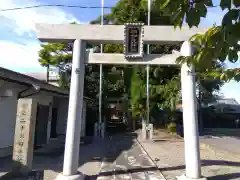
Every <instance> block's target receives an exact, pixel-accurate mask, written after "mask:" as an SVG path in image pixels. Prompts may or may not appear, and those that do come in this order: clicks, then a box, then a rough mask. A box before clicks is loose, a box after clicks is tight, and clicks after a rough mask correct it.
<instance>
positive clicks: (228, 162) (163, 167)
mask: <svg viewBox="0 0 240 180" xmlns="http://www.w3.org/2000/svg"><path fill="white" fill-rule="evenodd" d="M141 144H142V146H143V147H144V149H145V150H146V151H147V152H148V154H149V155H150V157H151V158H152V159H153V160H155V162H156V164H157V166H158V168H159V170H160V171H161V172H162V173H163V175H164V177H165V178H166V179H167V180H175V179H176V176H181V175H182V174H184V173H185V161H184V141H183V139H182V138H178V137H174V136H172V135H169V134H167V133H165V132H164V131H161V130H160V132H159V133H158V134H157V135H156V136H155V139H154V141H153V142H151V141H145V142H144V141H142V142H141ZM236 146H237V144H236ZM200 151H201V152H200V154H201V164H202V168H201V169H202V175H203V176H205V177H207V179H208V180H227V179H229V180H230V179H231V180H240V156H239V155H238V154H235V153H231V152H227V151H223V150H222V149H215V148H214V149H212V148H211V147H210V146H208V145H204V144H201V149H200Z"/></svg>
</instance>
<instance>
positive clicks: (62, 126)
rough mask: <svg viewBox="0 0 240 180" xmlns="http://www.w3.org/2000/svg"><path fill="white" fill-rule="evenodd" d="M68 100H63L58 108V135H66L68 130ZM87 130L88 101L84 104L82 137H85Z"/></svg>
mask: <svg viewBox="0 0 240 180" xmlns="http://www.w3.org/2000/svg"><path fill="white" fill-rule="evenodd" d="M68 103H69V102H68V99H67V98H65V99H61V100H60V101H59V106H58V121H57V134H58V135H65V134H66V128H67V115H68ZM85 128H86V101H84V104H83V113H82V125H81V129H82V130H81V136H82V137H83V136H85Z"/></svg>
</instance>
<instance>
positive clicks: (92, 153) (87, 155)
mask: <svg viewBox="0 0 240 180" xmlns="http://www.w3.org/2000/svg"><path fill="white" fill-rule="evenodd" d="M114 136H119V137H124V136H127V137H128V138H126V141H125V142H124V143H123V144H121V146H120V147H118V148H114V150H112V148H110V147H109V146H110V143H111V145H113V144H114V143H115V142H111V138H110V137H111V136H109V137H107V138H105V140H102V139H94V138H93V137H88V138H86V139H85V141H86V142H85V143H81V145H80V155H79V167H80V170H81V166H83V165H85V164H87V163H91V162H99V163H101V162H102V160H103V158H104V157H106V155H107V154H108V158H107V159H105V161H107V162H110V163H111V162H114V161H115V160H116V158H117V157H118V156H119V155H120V154H121V152H122V151H126V150H128V149H130V148H131V147H132V145H133V140H134V139H135V138H136V137H137V134H135V133H124V134H123V133H121V134H114ZM116 143H117V142H116ZM63 153H64V142H63V143H62V145H61V146H59V147H58V148H56V149H54V152H53V151H49V152H46V151H42V152H41V151H38V152H35V153H34V157H33V170H35V171H39V172H40V171H43V172H44V177H45V176H49V175H48V173H49V171H52V172H54V176H56V175H57V174H58V173H61V172H62V168H63ZM94 168H95V167H92V169H93V170H92V171H98V170H94ZM85 169H86V168H85ZM89 169H91V168H87V171H89ZM99 170H100V169H99ZM11 171H12V157H11V156H8V157H5V158H0V180H8V179H9V177H10V179H11V177H15V175H14V174H13V173H12V172H11ZM81 171H82V170H81ZM90 171H91V170H90ZM82 173H84V174H86V179H94V178H95V179H96V177H97V174H98V173H99V172H97V174H92V172H90V173H89V172H82ZM50 174H51V175H50V176H52V173H50ZM89 174H90V175H89ZM53 178H55V177H53ZM47 179H49V177H48V178H47Z"/></svg>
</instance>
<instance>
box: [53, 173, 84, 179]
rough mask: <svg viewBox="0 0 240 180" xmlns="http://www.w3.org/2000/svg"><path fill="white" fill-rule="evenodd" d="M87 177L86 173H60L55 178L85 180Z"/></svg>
mask: <svg viewBox="0 0 240 180" xmlns="http://www.w3.org/2000/svg"><path fill="white" fill-rule="evenodd" d="M84 179H85V175H84V174H81V173H79V174H75V175H72V176H64V175H63V174H62V173H61V174H59V175H58V176H57V177H56V179H55V180H84Z"/></svg>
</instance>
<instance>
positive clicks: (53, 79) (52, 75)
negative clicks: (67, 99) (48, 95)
mask: <svg viewBox="0 0 240 180" xmlns="http://www.w3.org/2000/svg"><path fill="white" fill-rule="evenodd" d="M24 74H25V75H27V76H31V77H33V78H36V79H38V80H41V81H44V82H47V79H48V83H49V84H52V85H54V86H58V80H59V75H58V73H56V72H53V71H50V72H49V75H48V78H47V73H46V72H27V73H24Z"/></svg>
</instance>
